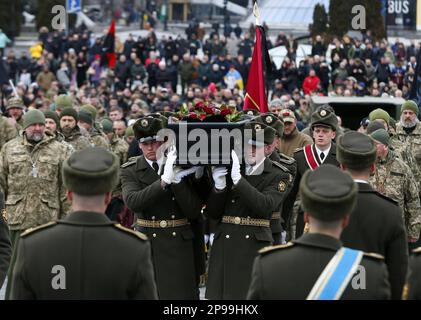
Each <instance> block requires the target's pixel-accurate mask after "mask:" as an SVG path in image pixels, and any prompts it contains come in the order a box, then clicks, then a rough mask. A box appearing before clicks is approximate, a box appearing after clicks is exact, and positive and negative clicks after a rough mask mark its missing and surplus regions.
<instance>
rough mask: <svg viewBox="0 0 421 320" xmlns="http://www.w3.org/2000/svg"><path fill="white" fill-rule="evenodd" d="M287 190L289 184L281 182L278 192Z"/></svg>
mask: <svg viewBox="0 0 421 320" xmlns="http://www.w3.org/2000/svg"><path fill="white" fill-rule="evenodd" d="M286 189H287V184H286V183H285V182H284V181H281V182H279V184H278V191H279V192H285V190H286Z"/></svg>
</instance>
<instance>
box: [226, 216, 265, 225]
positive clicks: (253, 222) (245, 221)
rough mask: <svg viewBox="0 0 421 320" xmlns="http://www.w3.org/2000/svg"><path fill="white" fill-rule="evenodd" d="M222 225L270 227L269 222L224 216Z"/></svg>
mask: <svg viewBox="0 0 421 320" xmlns="http://www.w3.org/2000/svg"><path fill="white" fill-rule="evenodd" d="M222 223H230V224H237V225H241V226H255V227H270V221H269V220H264V219H252V218H243V217H233V216H223V217H222Z"/></svg>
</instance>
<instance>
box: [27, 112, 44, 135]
mask: <svg viewBox="0 0 421 320" xmlns="http://www.w3.org/2000/svg"><path fill="white" fill-rule="evenodd" d="M33 124H45V116H44V114H43V113H42V112H41V111H39V110H38V109H32V110H29V111H28V112H27V113H25V114H24V116H23V129H24V130H25V129H26V128H28V127H29V126H31V125H33Z"/></svg>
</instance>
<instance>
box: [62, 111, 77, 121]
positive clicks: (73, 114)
mask: <svg viewBox="0 0 421 320" xmlns="http://www.w3.org/2000/svg"><path fill="white" fill-rule="evenodd" d="M65 116H68V117H73V118H74V119H75V120H76V122H77V121H79V115H78V114H77V111H76V110H75V109H73V108H64V109H63V110H61V112H60V119H61V118H63V117H65Z"/></svg>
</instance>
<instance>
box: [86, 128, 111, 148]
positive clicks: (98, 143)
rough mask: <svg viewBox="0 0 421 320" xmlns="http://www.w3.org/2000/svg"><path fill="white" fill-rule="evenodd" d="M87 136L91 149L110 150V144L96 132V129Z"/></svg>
mask: <svg viewBox="0 0 421 320" xmlns="http://www.w3.org/2000/svg"><path fill="white" fill-rule="evenodd" d="M88 134H89V142H90V143H91V146H92V147H102V148H104V149H106V150H110V144H109V143H108V141H107V138H106V137H104V135H103V134H102V133H101V132H100V131H98V130H97V129H94V128H93V129H92V130H91V131H90V132H88Z"/></svg>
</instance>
